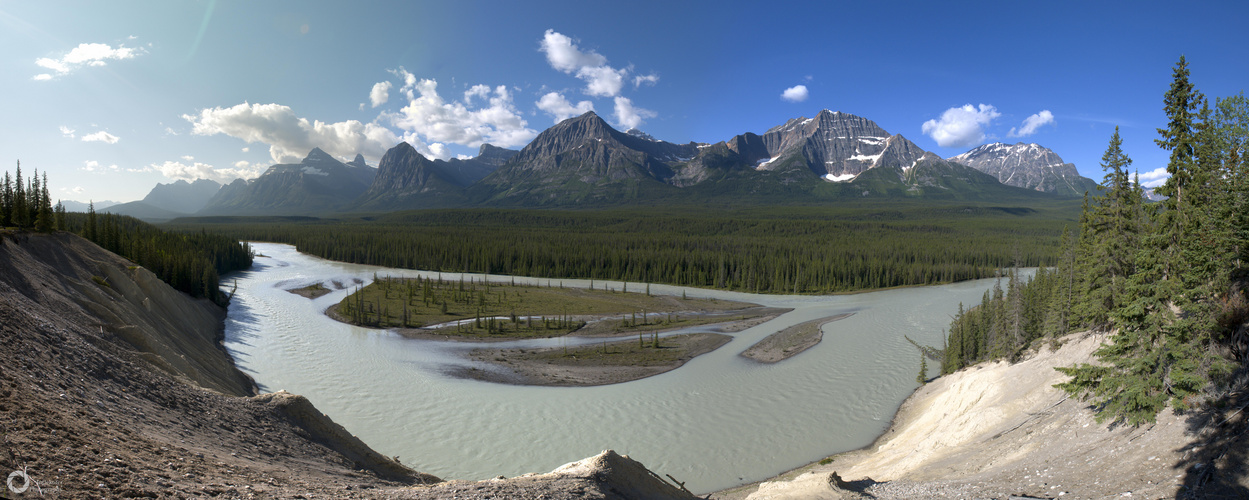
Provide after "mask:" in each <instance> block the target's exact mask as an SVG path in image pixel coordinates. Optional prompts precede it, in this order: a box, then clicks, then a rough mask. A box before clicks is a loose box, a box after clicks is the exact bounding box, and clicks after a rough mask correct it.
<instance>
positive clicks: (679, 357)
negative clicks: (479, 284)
mask: <svg viewBox="0 0 1249 500" xmlns="http://www.w3.org/2000/svg"><path fill="white" fill-rule="evenodd" d="M731 340H733V337H730V336H728V335H721V334H717V333H691V334H685V335H674V336H671V337H662V338H651V337H649V336H645V338H643V339H642V340H639V341H633V340H628V341H616V342H607V341H604V342H603V343H601V344H591V345H583V346H579V347H576V348H561V347H548V348H542V349H473V350H472V351H471V352H470V353H469V355H468V357H469V358H470V359H472V360H474V361H478V362H481V363H486V364H489V365H492V366H493V367H494V369H491V370H483V369H476V368H461V369H457V370H455V371H453V372H452V375H455V376H457V377H463V378H470V379H473V380H481V381H484V382H496V383H502V384H513V385H540V386H554V387H587V386H595V385H610V384H618V383H622V382H629V381H632V380H638V379H643V378H646V377H651V376H654V375H658V374H660V373H664V372H669V371H672V370H675V369H677V368H680V367H681V366H682V365H684V364H685V363H686V362H688V361H689V360H691V359H694V358H695V357H698V356H700V355H703V354H706V353H709V352H711V351H714V350H716V349H719V348H720V347H721V346H723V345H724V344H727V343H729V341H731Z"/></svg>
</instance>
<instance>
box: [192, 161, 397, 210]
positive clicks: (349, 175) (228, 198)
mask: <svg viewBox="0 0 1249 500" xmlns="http://www.w3.org/2000/svg"><path fill="white" fill-rule="evenodd" d="M374 175H376V169H374V168H372V167H369V166H368V165H365V164H364V159H363V158H362V157H360V156H357V157H356V160H353V161H352V162H351V164H350V165H349V164H346V163H343V162H340V161H338V160H335V159H334V157H332V156H330V155H328V154H326V153H325V152H324V151H321V150H320V149H319V148H317V149H313V150H312V151H311V152H309V153H308V156H307V157H305V158H304V159H303V161H301V162H299V163H293V164H278V165H273V166H271V167H269V169H268V170H265V172H264V173H263V174H261V175H260V177H257V178H255V179H252V180H250V181H244V180H242V179H238V180H235V181H234V182H232V183H230V184H228V185H226V186H224V187H222V188H221V189H220V190H219V191H218V192H217V194H216V195H215V196H213V198H212V199H211V200H209V202H208V204H207V205H206V206H205V207H204V208H203V209H202V210H200V211H199V212H198V214H197V215H310V214H324V213H331V212H336V211H339V210H341V209H343V208H346V207H347V206H348V205H349V204H351V203H352V202H354V201H355V200H356V198H358V197H359V196H360V195H361V194H363V193H364V192H365V190H367V189H368V187H369V183H370V182H371V181H372V177H373V176H374Z"/></svg>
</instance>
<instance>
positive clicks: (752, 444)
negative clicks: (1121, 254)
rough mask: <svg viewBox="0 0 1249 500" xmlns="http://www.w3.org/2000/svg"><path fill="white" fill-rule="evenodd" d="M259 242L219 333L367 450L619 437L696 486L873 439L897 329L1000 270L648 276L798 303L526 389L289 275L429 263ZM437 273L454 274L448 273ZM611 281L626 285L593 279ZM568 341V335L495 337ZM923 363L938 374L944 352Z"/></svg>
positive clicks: (457, 455)
mask: <svg viewBox="0 0 1249 500" xmlns="http://www.w3.org/2000/svg"><path fill="white" fill-rule="evenodd" d="M252 248H253V249H255V251H256V252H257V253H258V254H260V255H258V256H257V258H256V259H255V265H254V266H253V267H252V268H251V269H249V270H247V271H244V272H239V273H233V274H230V275H227V276H225V277H224V280H223V284H224V287H225V288H226V289H227V290H229V289H230V288H232V287H233V286H234V283H237V292H236V294H235V296H234V300H233V302H232V303H231V305H230V309H229V316H228V319H227V320H226V331H225V346H226V348H227V350H228V351H229V352H230V354H231V355H232V356H233V357H234V359H235V361H236V362H237V364H238V366H239V367H240V368H241V369H242V370H243V371H244V372H246V373H248V374H249V375H251V376H252V377H253V378H254V379H255V380H256V382H257V384H258V385H259V386H260V388H261V390H262V391H263V392H273V391H277V390H281V389H284V390H287V391H290V392H292V393H296V394H302V395H304V396H307V397H308V398H309V399H310V400H311V401H312V402H313V404H315V405H316V407H317V408H318V409H320V410H321V411H323V412H325V413H326V414H327V415H329V416H330V417H331V418H333V419H334V421H335V422H338V423H339V424H342V425H343V426H344V427H346V428H347V430H348V431H350V432H351V433H353V434H356V435H358V436H359V437H360V438H361V439H363V440H364V442H365V443H367V444H369V445H370V446H372V447H373V448H374V449H376V450H378V451H380V452H381V453H383V454H385V455H387V456H396V455H397V456H399V458H400V461H402V462H403V463H404V464H407V465H408V466H411V467H413V468H415V469H417V470H419V471H421V472H426V473H430V474H434V475H436V476H439V477H442V478H444V479H484V478H488V477H495V476H499V475H504V476H508V477H511V476H515V475H520V474H523V473H529V472H548V471H550V470H552V469H554V468H556V467H558V466H560V465H562V464H565V463H568V462H572V461H575V460H579V459H581V458H584V457H588V456H592V455H595V454H597V453H599V452H600V451H602V450H605V449H614V450H616V451H617V452H619V453H621V454H627V455H629V456H630V457H632V458H634V459H636V460H638V461H641V462H642V463H643V464H645V465H646V466H647V467H648V468H650V469H651V470H653V471H655V472H657V473H658V474H660V475H661V476H662V475H663V474H671V475H672V476H673V477H675V478H677V479H678V480H680V481H684V482H685V483H686V486H687V487H688V488H689V489H691V490H693V491H694V492H695V493H706V492H710V491H713V490H719V489H723V488H728V487H732V486H735V485H738V484H742V483H745V482H750V481H757V480H760V479H765V478H767V477H769V476H772V475H774V474H777V473H779V472H782V471H785V470H788V469H791V468H794V467H798V466H801V465H803V464H806V463H809V462H811V461H814V460H818V459H820V458H822V457H824V456H826V455H828V454H831V453H836V452H840V451H846V450H851V449H855V448H859V447H862V446H865V445H867V444H870V443H871V442H872V440H874V439H875V438H876V436H878V435H880V433H881V432H883V431H884V430H885V428H886V427H887V426H888V425H889V421H890V419H891V418H892V416H893V414H894V413H895V412H896V411H897V409H898V406H899V405H900V404H901V403H902V401H903V400H904V399H905V398H906V397H907V395H909V394H910V393H911V391H913V390H914V389H915V388H916V386H917V384H916V380H915V379H916V375H917V373H918V371H919V365H920V353H919V351H918V350H917V349H916V348H915V347H914V346H912V345H911V344H910V343H908V342H907V341H906V339H905V338H904V335H905V336H908V337H910V338H911V339H913V340H915V341H916V342H919V343H921V344H927V345H933V346H937V347H940V346H941V336H942V330H943V328H944V327H946V326H947V325H948V324H949V322H950V318H951V316H952V315H953V314H954V312H955V311H956V310H957V308H958V305H959V303H960V302H962V303H963V304H969V305H970V304H973V303H979V301H980V298H981V295H982V294H983V293H984V291H985V290H987V289H989V288H991V287H992V286H993V280H991V279H990V280H978V281H970V282H963V283H955V284H949V285H940V286H929V287H914V288H904V289H896V290H886V291H880V292H872V293H861V294H853V295H833V296H809V295H802V296H786V295H755V294H745V293H735V292H725V291H716V290H705V289H698V288H684V287H676V286H666V285H651V293H654V294H672V295H680V294H681V293H682V292H684V293H686V294H687V295H688V296H690V297H706V298H718V299H730V300H737V301H743V302H753V303H757V304H762V305H766V306H772V307H784V308H792V309H793V311H792V312H790V313H787V314H784V315H782V316H780V317H778V318H776V319H774V320H772V321H769V322H767V323H763V324H761V325H758V326H756V327H753V328H750V329H748V330H744V331H742V332H738V333H733V334H731V335H733V337H734V339H733V341H732V342H730V343H728V344H727V345H725V346H724V347H721V348H720V349H718V350H716V351H713V352H711V353H708V354H705V355H703V356H700V357H698V358H695V359H694V360H692V361H690V362H689V363H687V364H686V365H685V366H683V367H681V368H678V369H676V370H673V371H671V372H668V373H664V374H661V375H657V376H654V377H650V378H646V379H642V380H637V381H633V382H628V383H623V384H615V385H609V386H599V387H528V386H511V385H499V384H492V383H486V382H478V381H473V380H464V379H459V378H454V377H450V376H448V375H446V373H447V372H448V371H449V370H450V369H451V368H453V367H455V366H457V365H465V364H468V362H467V361H464V360H463V357H462V356H461V355H459V354H457V352H459V351H462V350H464V349H471V348H472V347H479V346H480V345H473V344H462V343H454V342H441V341H430V340H413V339H408V338H404V337H401V336H399V335H397V334H395V333H393V332H390V331H386V330H373V329H367V328H360V327H354V326H350V325H346V324H342V323H339V322H336V321H334V320H331V319H329V318H328V317H326V316H325V315H324V314H323V311H324V310H325V309H326V308H327V307H329V306H330V305H332V304H335V303H337V302H338V301H340V300H342V298H343V297H344V296H346V294H347V293H348V290H345V289H344V290H338V291H334V292H333V293H330V294H328V295H325V296H323V297H319V298H317V299H312V300H310V299H307V298H304V297H301V296H298V295H295V294H292V293H289V292H287V291H286V290H289V289H293V288H300V287H304V286H307V285H311V284H315V283H322V284H324V285H326V286H327V287H331V288H333V287H334V283H335V282H337V283H340V284H344V285H349V284H352V283H355V282H356V281H357V280H358V281H359V282H364V283H368V282H371V281H372V279H373V276H374V275H375V274H376V275H378V276H408V277H413V276H417V275H421V276H437V275H438V273H430V272H423V271H411V270H399V269H387V268H380V267H375V266H364V265H356V264H344V263H340V262H334V261H328V260H324V259H320V258H316V257H312V256H309V255H305V254H301V253H299V252H297V251H296V250H295V248H294V247H292V246H290V245H280V244H271V243H256V244H253V245H252ZM261 255H262V256H261ZM441 276H442V277H443V279H451V280H458V279H460V275H459V274H456V273H441ZM489 278H490V279H492V280H498V281H511V280H512V278H511V277H505V276H490V277H489ZM472 279H476V280H480V279H483V276H482V275H481V274H474V275H472ZM515 280H516V283H517V284H520V283H533V284H541V285H545V284H546V283H547V282H548V280H546V279H545V278H543V279H532V278H521V277H516V278H515ZM559 281H562V282H563V285H564V286H567V287H585V286H588V285H589V282H588V281H582V280H551V282H552V283H557V282H559ZM605 285H606V286H609V287H612V288H615V289H619V288H620V286H621V284H620V282H603V281H596V282H595V286H596V287H599V288H601V287H603V286H605ZM1003 286H1005V284H1003ZM643 287H644V285H643V284H634V283H630V284H629V287H628V288H629V289H631V290H641V289H642V288H643ZM842 313H854V314H853V315H852V316H850V317H848V318H846V319H843V320H840V321H835V322H832V323H828V324H827V325H825V326H824V340H823V342H821V343H820V344H819V345H817V346H815V347H813V348H811V349H810V350H808V351H806V352H803V353H801V354H799V355H797V356H794V357H793V358H790V359H788V360H786V361H783V362H781V363H778V364H774V365H764V364H760V363H757V362H754V361H751V360H748V359H745V358H742V357H740V356H738V353H740V352H742V351H743V350H745V349H746V348H748V347H750V346H751V345H753V344H754V343H755V342H757V341H759V340H760V339H763V338H764V337H766V336H767V335H769V334H771V333H774V332H777V331H779V330H781V329H783V328H785V327H787V326H791V325H795V324H798V323H802V322H804V321H809V320H813V319H818V318H823V317H827V316H833V315H837V314H842ZM561 342H563V343H568V342H570V341H569V340H563V339H543V340H529V341H523V344H522V343H520V342H516V343H501V344H494V346H498V347H507V346H515V345H535V346H537V345H552V346H559V345H563V344H561ZM573 342H575V341H573ZM569 345H571V344H569ZM928 366H929V369H930V375H935V374H936V373H937V371H938V370H937V367H936V363H929V364H928Z"/></svg>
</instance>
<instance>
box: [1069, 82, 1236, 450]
mask: <svg viewBox="0 0 1249 500" xmlns="http://www.w3.org/2000/svg"><path fill="white" fill-rule="evenodd" d="M1173 77H1174V79H1173V82H1172V84H1171V88H1170V89H1169V90H1168V91H1167V92H1166V94H1165V95H1164V98H1163V101H1164V104H1165V111H1166V114H1167V117H1168V124H1167V128H1165V129H1158V132H1159V135H1160V136H1161V138H1160V139H1158V140H1156V141H1155V142H1156V143H1157V144H1158V145H1159V146H1160V147H1162V148H1163V149H1165V150H1167V151H1170V154H1171V156H1170V159H1169V161H1168V163H1167V173H1169V174H1170V177H1169V178H1168V179H1167V181H1166V183H1165V184H1164V185H1163V186H1162V187H1160V188H1159V189H1158V190H1157V192H1158V193H1159V194H1161V195H1163V196H1166V197H1167V199H1166V200H1165V201H1164V202H1163V203H1162V205H1163V207H1162V210H1161V211H1159V212H1158V213H1157V216H1156V222H1155V224H1154V225H1153V228H1152V231H1150V232H1148V233H1147V234H1146V236H1145V238H1144V240H1143V242H1142V245H1141V247H1140V249H1139V250H1138V251H1137V252H1135V261H1134V265H1135V267H1136V270H1135V272H1134V273H1133V274H1132V275H1131V276H1130V277H1129V279H1128V284H1127V295H1128V297H1130V300H1126V301H1125V303H1124V305H1123V306H1122V307H1119V308H1118V309H1116V310H1115V311H1114V312H1113V313H1112V321H1113V322H1114V325H1115V326H1116V327H1118V330H1117V331H1116V333H1115V334H1114V335H1113V336H1112V338H1111V340H1110V343H1108V344H1105V345H1103V346H1102V347H1101V348H1100V349H1098V351H1097V352H1096V355H1097V357H1098V358H1099V359H1100V360H1101V362H1102V363H1103V364H1102V365H1101V366H1093V365H1088V364H1084V365H1080V366H1077V367H1069V368H1060V369H1059V371H1061V372H1063V373H1065V374H1068V375H1071V376H1072V380H1071V381H1069V382H1067V383H1064V384H1059V387H1061V388H1063V389H1065V390H1067V391H1068V392H1069V393H1072V394H1074V395H1078V396H1081V397H1089V396H1091V397H1093V398H1094V399H1096V400H1097V403H1098V405H1099V410H1098V418H1099V419H1100V420H1106V419H1111V420H1115V421H1125V422H1127V423H1129V424H1132V425H1139V424H1141V423H1145V422H1150V421H1153V420H1154V418H1155V417H1156V416H1157V413H1158V412H1159V411H1161V410H1162V409H1163V407H1165V406H1166V404H1167V402H1168V401H1170V403H1171V404H1172V406H1174V407H1176V408H1178V409H1185V408H1187V407H1188V406H1189V405H1190V401H1189V400H1188V397H1189V396H1192V395H1194V394H1196V393H1197V392H1198V391H1200V390H1201V389H1202V388H1203V387H1204V386H1205V385H1206V384H1207V383H1209V382H1210V381H1211V380H1212V379H1217V378H1218V377H1219V376H1220V375H1221V374H1222V373H1223V372H1224V371H1225V370H1226V368H1227V364H1226V363H1225V362H1223V360H1221V358H1219V357H1218V356H1217V355H1216V354H1215V352H1216V351H1215V350H1214V349H1211V347H1212V345H1211V344H1212V342H1213V333H1214V331H1215V326H1216V325H1215V324H1214V314H1213V312H1214V311H1213V309H1212V308H1213V306H1214V303H1215V300H1216V298H1217V296H1218V294H1219V293H1221V292H1224V291H1225V288H1223V289H1221V286H1222V285H1223V284H1225V283H1226V281H1225V275H1223V276H1221V275H1220V271H1219V270H1218V269H1217V264H1216V265H1208V264H1206V263H1205V261H1206V260H1207V259H1209V260H1214V261H1218V260H1221V257H1220V255H1223V254H1224V253H1225V252H1226V245H1225V242H1222V241H1206V240H1203V237H1216V238H1217V235H1216V234H1215V233H1217V223H1216V222H1214V221H1213V220H1212V214H1213V213H1216V212H1217V211H1218V210H1219V209H1218V207H1217V206H1216V205H1217V197H1216V196H1215V195H1214V193H1213V192H1212V191H1213V188H1214V186H1215V185H1216V182H1217V181H1216V179H1213V178H1212V175H1211V171H1210V166H1209V165H1210V164H1211V163H1210V162H1211V161H1212V160H1211V158H1210V157H1211V156H1212V155H1214V153H1212V152H1210V151H1209V149H1208V147H1207V142H1208V141H1209V140H1210V137H1212V134H1209V133H1208V132H1205V131H1206V130H1208V128H1203V124H1202V123H1199V122H1198V120H1197V119H1198V118H1199V116H1200V115H1199V109H1201V108H1202V103H1203V102H1204V98H1203V97H1202V96H1201V94H1200V93H1198V92H1197V91H1196V90H1195V89H1194V87H1193V85H1192V84H1191V83H1190V82H1189V80H1188V78H1189V71H1188V64H1187V62H1186V61H1185V59H1184V58H1183V57H1181V58H1180V61H1179V63H1177V64H1176V67H1175V69H1174V71H1173ZM1206 109H1208V107H1207V108H1206ZM1204 114H1205V115H1206V116H1208V115H1209V113H1208V111H1207V112H1204ZM1199 155H1205V156H1206V158H1204V159H1203V158H1201V157H1200V156H1199Z"/></svg>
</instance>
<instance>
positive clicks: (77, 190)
mask: <svg viewBox="0 0 1249 500" xmlns="http://www.w3.org/2000/svg"><path fill="white" fill-rule="evenodd" d="M70 192H72V193H74V194H82V193H85V192H87V190H86V189H83V188H82V186H74V189H71V190H70Z"/></svg>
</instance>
